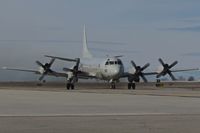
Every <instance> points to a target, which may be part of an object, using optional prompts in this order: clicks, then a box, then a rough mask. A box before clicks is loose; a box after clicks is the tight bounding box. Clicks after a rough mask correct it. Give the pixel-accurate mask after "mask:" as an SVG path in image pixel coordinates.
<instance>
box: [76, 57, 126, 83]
mask: <svg viewBox="0 0 200 133" xmlns="http://www.w3.org/2000/svg"><path fill="white" fill-rule="evenodd" d="M79 70H80V71H83V72H85V73H88V75H89V76H95V77H97V78H98V79H102V80H107V81H110V82H112V81H116V80H119V78H120V77H121V75H122V74H123V73H124V66H123V63H122V61H121V60H120V59H119V58H117V57H110V58H109V57H108V58H104V59H101V58H91V59H81V62H80V65H79Z"/></svg>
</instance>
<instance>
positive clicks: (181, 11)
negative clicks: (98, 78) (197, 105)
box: [0, 0, 200, 81]
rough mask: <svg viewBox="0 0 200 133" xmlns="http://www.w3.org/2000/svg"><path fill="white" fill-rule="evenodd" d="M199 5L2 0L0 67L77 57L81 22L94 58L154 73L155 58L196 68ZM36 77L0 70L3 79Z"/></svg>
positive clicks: (144, 0) (182, 0)
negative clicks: (118, 58) (145, 66)
mask: <svg viewBox="0 0 200 133" xmlns="http://www.w3.org/2000/svg"><path fill="white" fill-rule="evenodd" d="M199 5H200V1H199V0H1V1H0V67H2V66H10V67H20V68H31V69H37V65H36V63H35V61H36V60H40V61H42V62H46V61H48V59H47V58H45V57H44V56H43V55H45V54H50V55H56V56H63V57H72V58H74V57H80V56H81V54H80V53H81V48H82V44H81V40H82V36H83V35H82V34H83V25H84V24H85V25H86V30H87V36H88V42H89V44H88V45H89V48H90V50H91V51H92V53H93V54H94V55H95V56H97V57H98V56H100V57H106V55H109V56H113V55H124V57H122V60H123V61H124V62H125V65H126V67H127V68H128V67H131V65H130V63H129V62H130V60H134V61H135V62H136V63H137V64H138V65H143V64H145V63H147V62H150V63H151V67H150V68H149V70H156V69H157V67H158V66H159V63H158V58H159V57H161V58H163V59H164V60H165V61H166V62H168V63H171V62H173V61H174V60H178V61H179V64H178V65H177V66H176V68H196V67H199V66H200V45H199V42H200V38H199V35H200V14H199V12H200V8H199ZM59 63H60V62H57V63H55V64H54V67H55V69H57V68H59V67H60V65H59ZM61 64H62V65H66V64H63V63H61ZM195 74H196V75H200V73H199V74H198V73H195ZM37 78H38V77H37V76H36V75H33V74H28V73H22V72H8V71H5V70H0V80H1V81H16V80H36V79H37Z"/></svg>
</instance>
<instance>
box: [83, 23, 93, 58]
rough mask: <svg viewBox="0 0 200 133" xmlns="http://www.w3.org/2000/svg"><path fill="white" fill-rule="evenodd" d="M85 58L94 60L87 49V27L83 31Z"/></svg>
mask: <svg viewBox="0 0 200 133" xmlns="http://www.w3.org/2000/svg"><path fill="white" fill-rule="evenodd" d="M83 58H92V54H91V53H90V51H89V50H88V47H87V35H86V31H85V25H84V29H83Z"/></svg>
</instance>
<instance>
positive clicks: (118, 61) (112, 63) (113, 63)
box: [105, 59, 122, 65]
mask: <svg viewBox="0 0 200 133" xmlns="http://www.w3.org/2000/svg"><path fill="white" fill-rule="evenodd" d="M115 64H116V65H117V64H119V65H122V61H121V60H119V59H118V60H117V61H110V60H108V61H106V63H105V65H115Z"/></svg>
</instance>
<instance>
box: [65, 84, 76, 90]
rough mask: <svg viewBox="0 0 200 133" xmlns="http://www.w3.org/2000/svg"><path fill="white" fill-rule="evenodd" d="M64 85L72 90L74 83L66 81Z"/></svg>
mask: <svg viewBox="0 0 200 133" xmlns="http://www.w3.org/2000/svg"><path fill="white" fill-rule="evenodd" d="M66 87H67V90H70V89H71V90H74V84H72V83H67V85H66Z"/></svg>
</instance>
